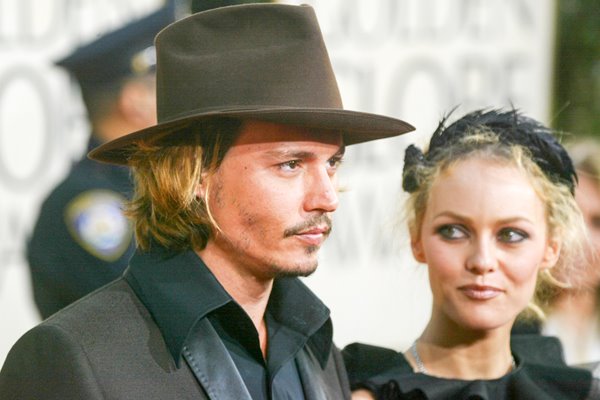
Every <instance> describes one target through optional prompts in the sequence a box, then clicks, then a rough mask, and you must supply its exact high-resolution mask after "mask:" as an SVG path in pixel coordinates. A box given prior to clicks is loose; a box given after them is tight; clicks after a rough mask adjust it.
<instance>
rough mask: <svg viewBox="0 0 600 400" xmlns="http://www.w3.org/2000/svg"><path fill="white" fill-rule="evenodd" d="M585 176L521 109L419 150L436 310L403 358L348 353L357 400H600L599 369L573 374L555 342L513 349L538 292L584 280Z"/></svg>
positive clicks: (421, 240) (422, 255)
mask: <svg viewBox="0 0 600 400" xmlns="http://www.w3.org/2000/svg"><path fill="white" fill-rule="evenodd" d="M576 180H577V178H576V174H575V171H574V169H573V166H572V163H571V160H570V158H569V157H568V155H567V153H566V152H565V150H564V148H563V147H562V146H561V145H560V144H559V143H558V141H557V140H556V139H555V138H554V137H553V136H552V135H551V134H550V132H549V130H548V129H547V128H545V127H544V126H542V125H541V124H539V123H538V122H536V121H534V120H532V119H529V118H526V117H524V116H522V115H521V114H519V113H518V112H517V111H514V110H513V111H507V112H503V111H476V112H473V113H470V114H467V115H466V116H464V117H462V118H461V119H459V120H458V121H456V122H454V123H453V124H451V125H450V126H448V127H446V126H445V124H444V121H442V123H441V124H440V126H439V127H438V129H437V130H436V132H435V133H434V134H433V137H432V139H431V142H430V145H429V149H428V151H427V152H426V153H425V154H423V153H422V152H421V151H420V150H419V149H417V148H416V147H414V146H409V148H408V149H407V150H406V155H405V165H404V174H403V188H404V190H405V191H407V192H409V193H410V197H409V200H408V203H407V212H408V213H407V218H408V226H409V232H410V236H411V247H412V252H413V255H414V257H415V259H416V260H417V261H419V262H422V263H424V264H427V267H428V272H429V281H430V287H431V291H432V295H433V306H432V312H431V316H430V320H429V322H428V324H427V326H426V328H425V330H424V331H423V333H422V334H421V336H420V337H419V338H418V339H417V340H416V341H415V342H414V343H413V345H412V346H411V347H410V348H409V349H408V350H407V351H406V352H405V353H403V354H401V353H395V352H391V351H386V350H383V349H373V348H370V347H369V346H365V345H351V346H349V347H347V348H346V349H345V358H346V361H347V367H348V371H349V375H350V377H351V380H353V381H354V382H353V387H354V388H355V389H361V390H357V391H356V392H355V394H354V395H355V398H356V399H358V398H378V399H405V398H406V399H469V398H472V399H586V398H600V397H599V396H600V391H598V386H597V385H598V382H597V381H595V380H594V379H593V378H592V376H591V373H590V372H589V371H587V370H583V369H575V368H569V367H567V366H566V364H564V362H563V361H562V358H561V356H560V349H558V350H552V351H550V350H548V349H551V348H552V346H553V344H552V343H550V345H549V344H548V343H547V342H546V341H544V339H543V338H541V337H538V336H530V339H531V338H533V339H534V340H535V341H539V343H537V342H536V343H535V345H534V346H531V345H528V344H526V345H523V344H520V345H517V344H516V343H515V341H513V343H512V344H511V334H510V333H511V327H512V325H513V323H514V322H515V319H516V318H517V316H518V315H519V314H521V313H522V312H523V311H524V310H526V309H529V310H534V311H536V312H539V309H540V308H539V306H536V305H535V304H534V303H533V302H532V300H535V299H539V298H540V297H542V293H540V292H539V291H537V290H536V288H545V287H548V286H551V285H553V284H561V285H564V284H568V283H570V282H568V279H567V277H575V276H577V271H569V269H570V268H571V266H572V265H581V264H580V263H579V262H578V260H577V258H578V257H580V256H581V254H583V253H584V252H583V251H582V243H585V233H584V232H585V231H584V225H583V222H582V218H581V214H580V212H579V210H578V208H577V206H576V203H575V200H574V198H573V192H574V188H575V183H576ZM557 278H558V279H557ZM559 280H560V281H559ZM554 344H555V343H554ZM540 346H543V350H542V351H539V352H538V354H535V353H536V352H535V350H539V349H541V347H540Z"/></svg>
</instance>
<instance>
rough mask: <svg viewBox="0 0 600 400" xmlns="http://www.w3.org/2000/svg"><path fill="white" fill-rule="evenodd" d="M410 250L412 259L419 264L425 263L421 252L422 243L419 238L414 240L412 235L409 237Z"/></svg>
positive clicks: (423, 254)
mask: <svg viewBox="0 0 600 400" xmlns="http://www.w3.org/2000/svg"><path fill="white" fill-rule="evenodd" d="M410 248H411V250H412V253H413V257H414V258H415V260H417V261H418V262H420V263H426V262H427V259H426V258H425V252H424V251H423V242H421V239H420V238H419V237H417V238H415V236H413V235H412V234H411V235H410Z"/></svg>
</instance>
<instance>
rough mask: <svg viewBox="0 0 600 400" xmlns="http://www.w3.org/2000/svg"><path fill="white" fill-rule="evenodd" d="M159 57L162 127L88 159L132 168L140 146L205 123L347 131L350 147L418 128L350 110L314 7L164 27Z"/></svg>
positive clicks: (226, 12)
mask: <svg viewBox="0 0 600 400" xmlns="http://www.w3.org/2000/svg"><path fill="white" fill-rule="evenodd" d="M155 45H156V53H157V66H156V74H157V76H156V79H157V93H156V96H157V111H158V124H157V125H155V126H152V127H150V128H146V129H143V130H140V131H137V132H134V133H131V134H129V135H126V136H123V137H121V138H118V139H115V140H113V141H110V142H108V143H105V144H104V145H102V146H100V147H98V148H96V149H94V150H93V151H91V152H90V154H89V157H90V158H92V159H94V160H98V161H104V162H109V163H114V164H127V161H128V158H129V155H130V154H131V152H132V151H133V149H134V146H133V145H134V144H135V142H137V141H141V140H144V141H148V140H149V141H153V140H158V139H163V138H166V137H168V136H169V135H172V134H174V133H176V132H178V131H181V130H182V129H184V128H186V127H187V126H189V125H190V124H191V123H192V122H194V121H196V120H199V119H207V118H219V117H229V118H237V119H258V120H263V121H269V122H276V123H281V124H287V125H295V126H303V127H310V128H316V129H335V130H339V131H341V132H342V133H343V136H344V142H345V144H346V145H350V144H354V143H361V142H366V141H369V140H374V139H380V138H385V137H391V136H397V135H400V134H402V133H406V132H409V131H412V130H414V128H413V127H412V126H411V125H410V124H408V123H406V122H404V121H401V120H398V119H395V118H389V117H384V116H380V115H374V114H368V113H362V112H355V111H348V110H344V109H343V106H342V101H341V97H340V93H339V90H338V87H337V82H336V79H335V76H334V74H333V69H332V67H331V62H330V60H329V56H328V54H327V49H326V48H325V44H324V42H323V38H322V35H321V30H320V28H319V25H318V22H317V18H316V15H315V12H314V10H313V9H312V8H311V7H310V6H295V5H286V4H246V5H238V6H229V7H223V8H218V9H213V10H209V11H205V12H201V13H197V14H193V15H191V16H189V17H186V18H183V19H181V20H179V21H177V22H175V23H173V24H171V25H169V26H168V27H166V28H165V29H163V30H162V31H161V32H160V33H159V34H158V35H157V37H156V40H155Z"/></svg>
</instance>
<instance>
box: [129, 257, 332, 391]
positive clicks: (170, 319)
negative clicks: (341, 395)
mask: <svg viewBox="0 0 600 400" xmlns="http://www.w3.org/2000/svg"><path fill="white" fill-rule="evenodd" d="M125 278H126V279H127V281H128V282H129V284H130V285H131V286H132V288H133V289H134V291H135V292H136V293H137V294H138V296H139V297H140V299H141V300H142V302H143V303H144V305H145V306H146V307H147V308H148V310H149V311H150V313H151V314H152V316H153V317H154V319H155V320H156V323H157V325H158V327H159V328H160V330H161V332H162V334H163V337H164V339H165V342H166V344H167V347H168V348H169V351H170V352H171V355H172V356H173V358H174V360H175V361H176V362H177V364H178V365H179V364H180V363H181V362H182V358H183V357H182V350H183V348H184V346H185V345H186V343H187V342H188V341H189V340H190V339H191V338H188V335H190V333H191V332H192V331H193V328H194V326H195V325H196V324H197V323H198V321H199V320H201V319H204V318H207V319H208V320H209V321H210V322H211V324H212V326H213V327H214V329H215V330H216V332H217V333H218V335H219V337H220V338H221V340H222V341H223V343H224V345H225V347H226V348H227V350H228V351H229V354H230V355H231V358H232V360H233V362H234V363H235V365H236V367H237V369H238V371H239V373H240V375H241V377H242V379H243V380H244V383H245V384H246V387H247V389H248V391H249V392H250V395H251V396H252V398H253V399H294V400H295V399H302V398H304V395H303V390H302V385H301V382H300V377H299V374H298V371H297V366H296V363H295V356H296V355H297V353H298V352H299V351H300V350H301V349H302V348H303V347H304V346H312V347H313V351H314V354H316V355H317V357H318V358H319V362H320V363H321V365H322V366H324V365H325V364H326V362H327V358H328V356H329V353H330V350H331V347H332V327H331V321H330V319H329V310H328V309H327V307H325V306H324V305H323V303H321V301H320V300H319V299H317V298H316V296H315V295H314V294H313V293H312V292H310V290H309V289H308V288H307V287H306V286H305V285H304V284H302V283H301V282H300V281H299V280H298V279H296V278H282V279H276V280H275V282H274V284H273V289H272V293H271V296H270V299H269V303H268V305H267V310H266V314H265V318H266V323H267V329H268V335H269V342H268V343H269V347H268V351H267V358H266V360H264V359H263V356H262V352H261V349H260V344H259V339H258V333H257V331H256V329H255V327H254V325H253V323H252V321H251V320H250V317H249V316H248V315H247V314H246V313H245V312H244V310H243V309H242V308H241V307H240V306H239V305H238V304H237V303H236V302H235V301H234V300H233V299H232V297H231V296H230V295H229V294H228V293H227V292H226V291H225V289H223V287H222V286H221V284H220V283H219V282H218V281H217V279H216V278H215V277H214V275H213V274H212V273H211V272H210V270H209V269H208V268H207V267H206V265H205V264H204V263H203V261H202V260H201V259H200V258H199V257H198V256H197V255H196V253H194V252H193V251H187V252H183V253H178V254H173V253H169V252H168V251H166V250H164V249H160V248H157V249H154V250H153V251H152V252H149V253H142V252H139V251H138V252H137V253H136V254H135V255H134V257H133V258H132V260H131V263H130V267H129V268H128V270H127V272H126V274H125ZM200 356H201V355H200Z"/></svg>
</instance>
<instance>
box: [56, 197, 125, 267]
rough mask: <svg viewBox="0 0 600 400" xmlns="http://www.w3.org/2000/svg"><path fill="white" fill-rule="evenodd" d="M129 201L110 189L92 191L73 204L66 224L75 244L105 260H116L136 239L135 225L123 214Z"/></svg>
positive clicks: (70, 203)
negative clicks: (132, 225) (133, 237)
mask: <svg viewBox="0 0 600 400" xmlns="http://www.w3.org/2000/svg"><path fill="white" fill-rule="evenodd" d="M124 202H125V198H124V197H123V196H121V195H119V194H118V193H116V192H112V191H110V190H90V191H87V192H84V193H82V194H80V195H78V196H77V197H75V198H74V199H73V200H71V201H70V202H69V204H68V205H67V207H66V209H65V222H66V224H67V227H68V229H69V232H70V233H71V235H72V236H73V238H74V239H75V241H76V242H77V243H78V244H79V245H80V246H81V247H83V248H84V249H85V250H86V251H87V252H89V253H90V254H92V255H94V256H95V257H97V258H99V259H101V260H104V261H109V262H112V261H116V260H117V259H119V257H121V256H122V255H123V254H124V253H125V251H126V250H127V248H128V247H129V244H130V243H131V240H132V229H131V224H130V223H129V221H128V220H127V218H126V217H125V216H124V215H123V204H124Z"/></svg>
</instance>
